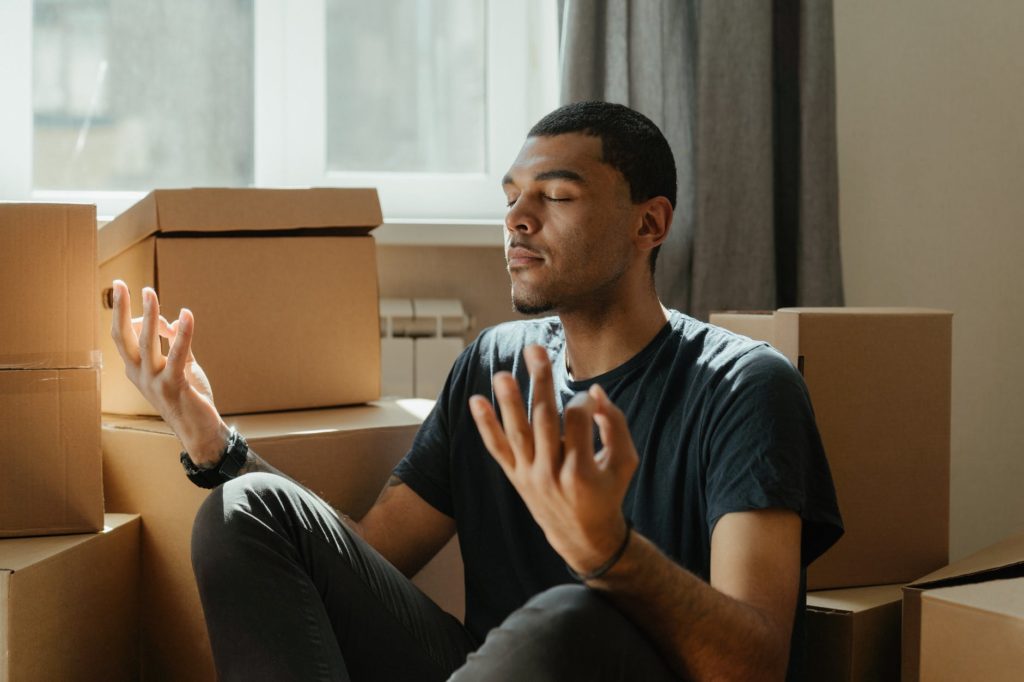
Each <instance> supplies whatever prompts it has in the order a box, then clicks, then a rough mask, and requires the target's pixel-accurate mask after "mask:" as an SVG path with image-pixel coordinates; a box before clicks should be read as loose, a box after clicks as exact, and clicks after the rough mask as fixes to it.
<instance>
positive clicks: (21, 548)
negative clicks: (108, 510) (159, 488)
mask: <svg viewBox="0 0 1024 682" xmlns="http://www.w3.org/2000/svg"><path fill="white" fill-rule="evenodd" d="M137 518H139V515H138V514H104V516H103V532H104V533H108V532H110V531H111V530H114V529H115V528H120V527H121V526H123V525H124V524H126V523H128V522H130V521H132V520H133V519H137ZM94 537H95V534H94V533H81V534H77V535H43V536H38V537H28V538H5V539H4V540H3V541H2V542H0V571H3V570H6V571H12V572H15V573H16V572H18V571H21V570H24V569H26V568H28V567H29V566H32V565H33V564H37V563H39V562H40V561H45V560H47V559H49V558H50V557H52V556H55V555H57V554H60V553H61V552H64V551H67V550H69V549H71V548H72V547H75V546H77V545H80V544H82V543H83V542H88V541H89V540H91V539H93V538H94Z"/></svg>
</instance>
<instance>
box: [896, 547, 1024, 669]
mask: <svg viewBox="0 0 1024 682" xmlns="http://www.w3.org/2000/svg"><path fill="white" fill-rule="evenodd" d="M1013 578H1024V533H1019V534H1017V535H1013V536H1010V537H1008V538H1006V539H1005V540H1003V541H1001V542H998V543H996V544H994V545H992V546H990V547H987V548H985V549H982V550H980V551H978V552H976V553H974V554H972V555H970V556H968V557H966V558H964V559H961V560H960V561H956V562H953V563H952V564H950V565H948V566H945V567H944V568H940V569H939V570H937V571H934V572H932V573H929V574H928V575H926V576H924V577H922V578H920V579H918V580H915V581H914V582H913V583H911V584H909V585H907V586H906V587H904V588H903V654H902V658H903V664H902V670H903V677H902V679H903V682H917V681H918V680H919V679H922V680H924V679H927V680H932V679H938V678H933V677H930V676H925V675H923V674H922V672H923V671H924V665H923V663H922V659H923V657H924V656H926V655H931V654H933V653H935V652H936V651H938V649H937V648H936V646H937V643H938V642H941V641H942V640H941V638H939V637H936V636H935V632H933V634H932V638H931V641H930V643H929V646H928V649H927V651H926V650H925V646H924V645H925V642H924V641H923V637H922V626H923V618H924V615H923V609H922V606H923V601H924V600H923V597H924V596H926V595H929V594H930V593H931V592H932V591H933V590H935V591H936V595H937V596H936V600H935V601H932V602H930V603H931V607H930V608H931V609H932V611H933V612H936V613H939V612H940V611H941V610H943V608H944V607H943V606H941V605H940V603H939V601H938V600H939V599H942V600H945V601H948V602H951V603H952V602H956V601H957V600H958V599H961V598H962V599H963V601H964V602H965V603H970V601H971V600H972V598H974V597H976V595H977V591H976V589H975V588H972V589H969V590H963V591H953V590H949V591H945V590H943V591H942V592H939V590H940V589H942V588H951V587H957V586H967V585H979V586H980V585H983V584H984V585H988V584H989V582H990V581H1000V582H1002V581H1008V580H1010V579H1013ZM1022 585H1024V582H1022V581H1019V580H1017V581H1012V585H1011V584H1010V583H1005V584H1001V585H997V584H994V583H993V585H991V586H990V587H989V588H988V589H989V590H991V591H990V592H988V593H987V594H984V593H983V594H982V595H981V597H978V598H979V599H983V600H984V603H986V604H992V603H993V601H994V600H993V597H995V600H998V599H999V598H1001V597H1000V595H1003V596H1005V595H1007V588H1008V587H1016V588H1018V589H1019V588H1020V587H1021V586H1022ZM958 595H959V597H958ZM1013 598H1014V599H1015V604H1014V605H1012V607H1011V608H1013V609H1016V613H1017V623H1016V625H1015V626H1014V627H1015V628H1016V635H1017V637H1018V638H1017V639H1016V640H1015V641H1016V642H1017V644H1016V646H1017V649H1018V652H1019V651H1020V650H1021V647H1022V646H1024V639H1020V635H1021V633H1022V632H1024V630H1022V626H1024V620H1022V619H1021V618H1020V616H1021V614H1024V603H1022V601H1021V593H1019V592H1018V593H1016V594H1015V595H1013ZM1005 605H1007V606H1010V603H1009V602H1008V601H1007V602H1006V604H1005ZM963 625H966V622H965V623H961V624H960V626H961V627H962V626H963ZM1016 660H1017V661H1021V658H1020V657H1018V658H1017V659H1016ZM933 669H934V667H933V666H932V665H931V664H930V665H929V670H933ZM1012 673H1013V674H1014V675H1017V676H1016V677H1004V678H1000V679H1020V675H1022V674H1024V668H1017V669H1016V670H1013V671H1012ZM943 679H947V678H943ZM948 679H954V678H948ZM960 679H979V680H980V679H985V680H989V679H996V678H990V677H986V676H985V675H983V674H982V673H981V671H979V672H978V674H977V675H976V676H974V677H971V678H960Z"/></svg>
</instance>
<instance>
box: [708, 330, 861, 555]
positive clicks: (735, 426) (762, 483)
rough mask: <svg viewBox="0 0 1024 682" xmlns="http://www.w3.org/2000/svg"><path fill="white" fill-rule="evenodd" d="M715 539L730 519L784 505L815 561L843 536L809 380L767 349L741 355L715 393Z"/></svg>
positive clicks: (711, 494) (711, 496)
mask: <svg viewBox="0 0 1024 682" xmlns="http://www.w3.org/2000/svg"><path fill="white" fill-rule="evenodd" d="M705 453H706V456H707V458H708V463H707V464H708V466H707V479H706V482H705V486H706V487H705V493H706V496H707V523H708V532H709V534H710V533H711V532H712V531H713V530H714V527H715V524H716V523H717V522H718V520H719V519H720V518H721V517H722V516H723V515H725V514H727V513H729V512H736V511H750V510H755V509H768V508H783V509H792V510H793V511H795V512H797V513H798V514H799V515H800V517H801V519H802V520H803V531H802V540H801V545H802V548H801V550H802V560H803V563H804V565H807V564H809V563H810V562H812V561H813V560H814V559H816V558H817V557H818V556H820V555H821V554H822V553H823V552H824V551H825V550H827V549H828V548H829V547H831V546H832V545H833V544H834V543H835V542H836V540H838V539H839V537H840V536H841V535H842V534H843V525H842V519H841V517H840V514H839V508H838V504H837V502H836V495H835V487H834V485H833V483H832V476H831V473H830V471H829V467H828V462H827V460H826V458H825V451H824V448H823V447H822V443H821V436H820V435H819V433H818V428H817V426H816V424H815V421H814V412H813V409H812V407H811V401H810V396H809V395H808V392H807V388H806V386H805V384H804V381H803V378H802V377H801V376H800V374H799V373H798V372H797V371H796V369H795V368H794V367H793V366H792V365H791V364H790V363H789V361H788V360H787V359H786V358H785V357H784V356H783V355H781V354H780V353H778V352H777V351H775V350H774V349H772V348H770V347H768V346H758V347H755V348H753V349H751V350H749V351H747V352H746V353H744V354H743V355H741V356H740V357H738V358H737V359H736V360H735V361H734V363H733V364H732V366H731V367H729V368H728V370H727V371H726V372H725V373H724V375H723V377H722V379H721V381H720V383H719V385H718V386H717V387H716V390H715V393H714V400H713V403H712V406H711V409H710V415H709V419H708V423H707V431H706V436H705Z"/></svg>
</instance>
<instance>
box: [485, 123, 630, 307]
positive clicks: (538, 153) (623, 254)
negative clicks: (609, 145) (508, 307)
mask: <svg viewBox="0 0 1024 682" xmlns="http://www.w3.org/2000/svg"><path fill="white" fill-rule="evenodd" d="M503 187H504V190H505V197H506V199H507V201H508V205H509V206H508V213H507V214H506V216H505V259H506V261H507V263H508V272H509V276H510V278H511V280H512V304H513V305H514V306H515V309H516V310H517V311H519V312H521V313H525V314H537V313H542V312H549V311H557V312H559V313H566V312H572V311H574V310H578V309H581V308H593V307H594V306H599V305H601V303H602V302H606V301H608V300H610V299H611V298H612V297H613V296H614V294H615V293H616V290H617V286H618V284H619V282H620V280H621V278H622V276H623V275H624V274H625V273H626V271H627V270H628V269H629V268H630V267H631V265H632V266H635V265H636V263H637V262H638V261H637V259H636V253H635V248H634V245H633V242H632V240H631V239H630V233H631V228H632V226H634V224H639V221H640V220H641V219H642V217H641V213H640V211H639V210H638V209H637V207H636V206H635V205H634V204H633V203H632V201H631V199H630V195H629V186H628V184H627V183H626V179H625V178H624V177H623V176H622V173H620V172H619V171H618V170H616V169H615V168H612V167H611V166H609V165H608V164H606V163H603V162H602V161H601V140H600V138H597V137H591V136H586V135H582V134H579V133H570V134H565V135H555V136H552V137H530V138H527V140H526V143H525V144H524V145H523V148H522V150H520V152H519V156H518V157H516V160H515V162H514V163H513V164H512V167H511V168H510V169H509V171H508V173H507V174H506V176H505V179H504V181H503Z"/></svg>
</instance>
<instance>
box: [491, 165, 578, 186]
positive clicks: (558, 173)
mask: <svg viewBox="0 0 1024 682" xmlns="http://www.w3.org/2000/svg"><path fill="white" fill-rule="evenodd" d="M533 179H534V181H535V182H543V181H544V180H569V181H570V182H575V183H579V184H581V185H585V184H587V181H586V180H584V179H583V176H582V175H580V174H579V173H577V172H576V171H571V170H567V169H564V168H556V169H554V170H548V171H544V172H543V173H538V174H537V175H535V176H534V177H533ZM514 184H515V182H514V181H513V180H512V176H511V175H509V174H507V173H506V174H505V177H503V178H502V179H501V185H502V187H504V186H505V185H514Z"/></svg>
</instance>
